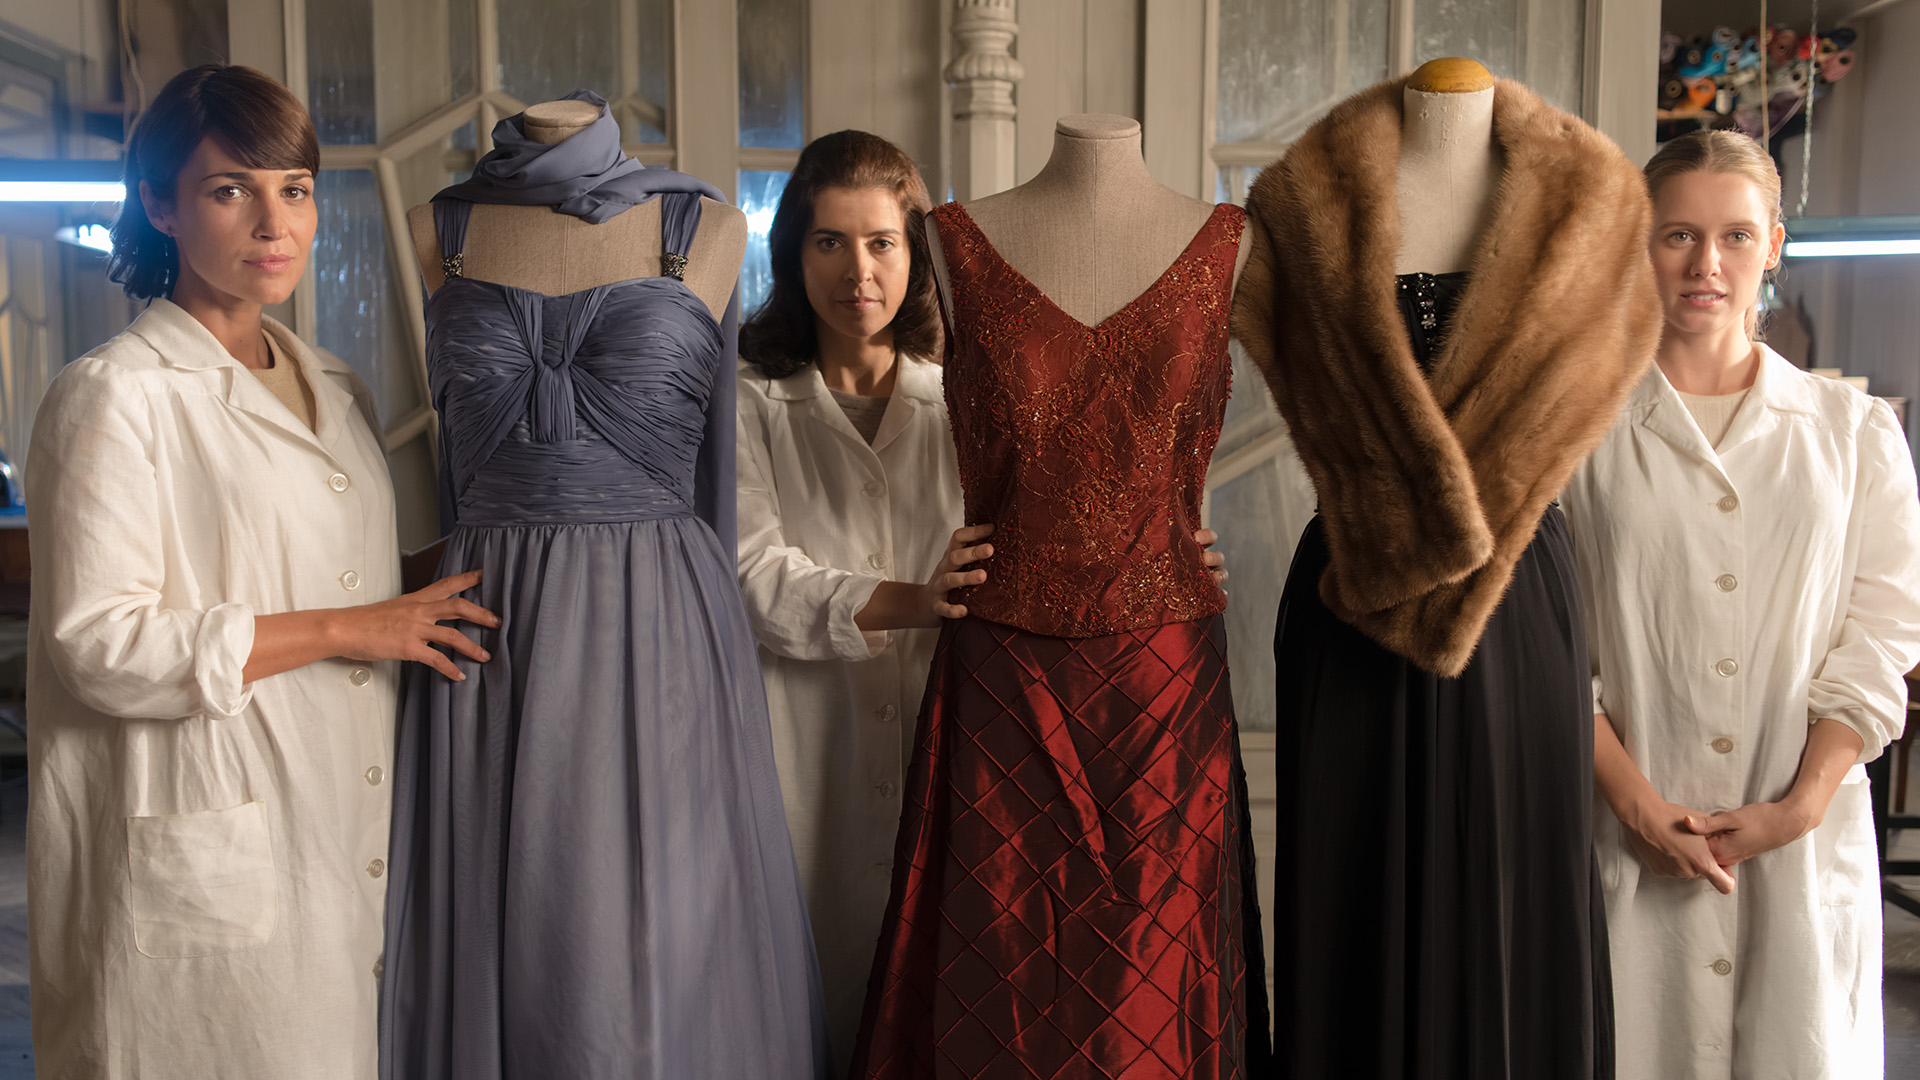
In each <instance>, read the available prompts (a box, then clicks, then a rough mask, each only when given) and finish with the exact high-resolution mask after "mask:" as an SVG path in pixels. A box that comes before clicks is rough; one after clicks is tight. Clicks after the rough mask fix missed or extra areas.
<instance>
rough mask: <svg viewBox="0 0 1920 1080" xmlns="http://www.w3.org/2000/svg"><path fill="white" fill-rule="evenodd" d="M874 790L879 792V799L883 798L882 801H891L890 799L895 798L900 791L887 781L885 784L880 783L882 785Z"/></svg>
mask: <svg viewBox="0 0 1920 1080" xmlns="http://www.w3.org/2000/svg"><path fill="white" fill-rule="evenodd" d="M875 790H877V791H879V792H880V797H881V798H883V799H891V798H893V797H894V796H895V795H896V794H898V793H899V791H900V789H899V788H898V787H895V786H894V783H893V781H891V780H888V781H886V782H884V783H882V784H881V785H880V786H879V787H878V788H876V789H875Z"/></svg>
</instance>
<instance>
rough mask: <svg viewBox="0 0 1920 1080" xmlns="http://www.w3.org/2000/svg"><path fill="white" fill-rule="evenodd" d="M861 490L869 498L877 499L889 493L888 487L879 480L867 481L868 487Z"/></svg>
mask: <svg viewBox="0 0 1920 1080" xmlns="http://www.w3.org/2000/svg"><path fill="white" fill-rule="evenodd" d="M860 490H861V491H864V492H866V493H867V497H868V498H870V499H877V498H879V497H880V496H882V495H885V494H886V493H887V485H885V484H883V483H881V482H880V481H878V480H869V481H867V486H866V487H863V488H861V489H860Z"/></svg>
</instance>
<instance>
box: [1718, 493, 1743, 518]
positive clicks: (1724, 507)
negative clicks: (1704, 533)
mask: <svg viewBox="0 0 1920 1080" xmlns="http://www.w3.org/2000/svg"><path fill="white" fill-rule="evenodd" d="M1714 505H1716V506H1718V507H1719V508H1720V512H1721V513H1723V514H1731V513H1733V512H1734V511H1735V510H1736V509H1738V508H1739V506H1740V499H1739V498H1738V497H1737V496H1733V495H1722V496H1720V501H1719V502H1718V503H1715V504H1714Z"/></svg>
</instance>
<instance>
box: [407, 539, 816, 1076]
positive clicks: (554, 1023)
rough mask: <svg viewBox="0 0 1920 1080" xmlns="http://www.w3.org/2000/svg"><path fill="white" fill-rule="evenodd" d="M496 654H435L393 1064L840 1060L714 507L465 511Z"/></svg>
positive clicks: (411, 847)
mask: <svg viewBox="0 0 1920 1080" xmlns="http://www.w3.org/2000/svg"><path fill="white" fill-rule="evenodd" d="M472 568H479V569H481V570H482V571H483V577H482V579H481V583H480V586H479V588H478V589H477V590H475V592H473V593H470V594H468V597H469V599H472V600H473V601H474V602H475V603H478V604H480V605H481V606H482V607H485V608H488V609H490V610H492V611H493V612H494V613H496V614H497V615H499V616H500V619H501V626H500V627H499V629H497V630H479V629H477V628H473V627H465V628H464V629H466V631H467V632H468V633H470V634H473V635H474V636H475V637H476V638H477V639H478V640H479V641H480V642H481V644H482V645H484V646H485V647H486V648H487V649H488V650H489V651H491V653H492V659H491V660H490V661H488V662H487V663H485V664H476V663H473V662H472V661H469V660H465V659H459V660H457V662H458V664H459V665H460V668H461V670H462V671H463V672H464V673H465V674H466V676H467V678H466V680H465V681H463V682H452V681H450V680H448V679H446V678H445V677H443V676H441V675H439V674H438V673H436V672H434V671H432V670H431V669H429V668H427V667H426V666H424V665H417V664H416V665H413V671H412V675H411V681H410V683H409V684H408V687H407V696H406V701H405V705H404V708H403V710H402V718H401V722H400V729H399V735H398V742H397V747H396V755H395V761H394V806H393V840H392V850H391V854H390V860H391V876H390V885H389V891H388V899H387V948H386V958H385V961H384V964H385V977H384V980H383V985H382V993H381V1032H380V1035H381V1075H382V1077H383V1078H386V1080H496V1078H516V1080H518V1078H526V1080H549V1078H561V1077H618V1078H620V1080H647V1078H653V1080H687V1078H692V1077H709V1076H710V1077H756V1078H760V1077H773V1078H806V1080H813V1078H816V1077H825V1076H826V1075H827V1073H828V1071H829V1067H828V1065H827V1059H826V1039H825V1035H824V1014H823V1010H822V1005H821V994H820V984H819V975H818V971H817V968H816V967H815V963H814V955H813V939H812V935H811V933H810V931H809V929H808V922H807V915H806V905H805V901H804V899H803V897H802V894H801V889H800V881H799V875H798V871H797V870H796V867H795V864H794V859H793V850H792V847H791V845H790V843H789V841H788V839H787V823H786V817H785V814H784V812H783V811H782V808H781V802H780V788H779V784H778V781H777V777H776V775H775V773H774V763H773V754H772V748H771V738H772V737H771V733H770V730H769V728H768V724H767V711H766V698H765V690H764V688H763V685H762V682H761V677H760V668H759V661H758V658H757V656H756V655H755V652H754V647H753V642H752V638H751V637H750V634H749V630H748V628H747V622H746V611H745V609H744V608H743V607H742V605H741V602H740V594H739V591H738V588H737V586H736V585H735V583H734V576H733V567H732V566H731V565H730V560H729V559H728V558H727V556H726V554H725V553H724V552H723V551H722V550H721V547H720V545H719V543H718V541H717V540H716V539H715V538H714V536H713V533H712V531H711V530H710V529H708V527H707V526H706V524H705V523H704V522H701V521H699V520H697V519H695V518H692V517H684V516H683V517H667V518H662V519H656V520H639V521H625V522H615V523H605V524H573V525H539V526H513V527H468V526H462V527H460V528H457V529H455V530H454V532H453V533H452V535H451V537H450V538H449V540H448V546H447V552H446V555H445V557H444V559H443V561H442V572H443V573H447V574H452V573H458V572H461V571H465V570H468V569H472Z"/></svg>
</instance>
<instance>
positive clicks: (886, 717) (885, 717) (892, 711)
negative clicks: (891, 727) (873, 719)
mask: <svg viewBox="0 0 1920 1080" xmlns="http://www.w3.org/2000/svg"><path fill="white" fill-rule="evenodd" d="M876 715H878V716H879V717H880V722H881V723H883V724H886V723H891V722H892V721H893V718H894V717H896V716H898V715H900V710H898V709H896V708H894V707H893V706H891V705H882V706H880V711H879V713H878V714H876Z"/></svg>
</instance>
